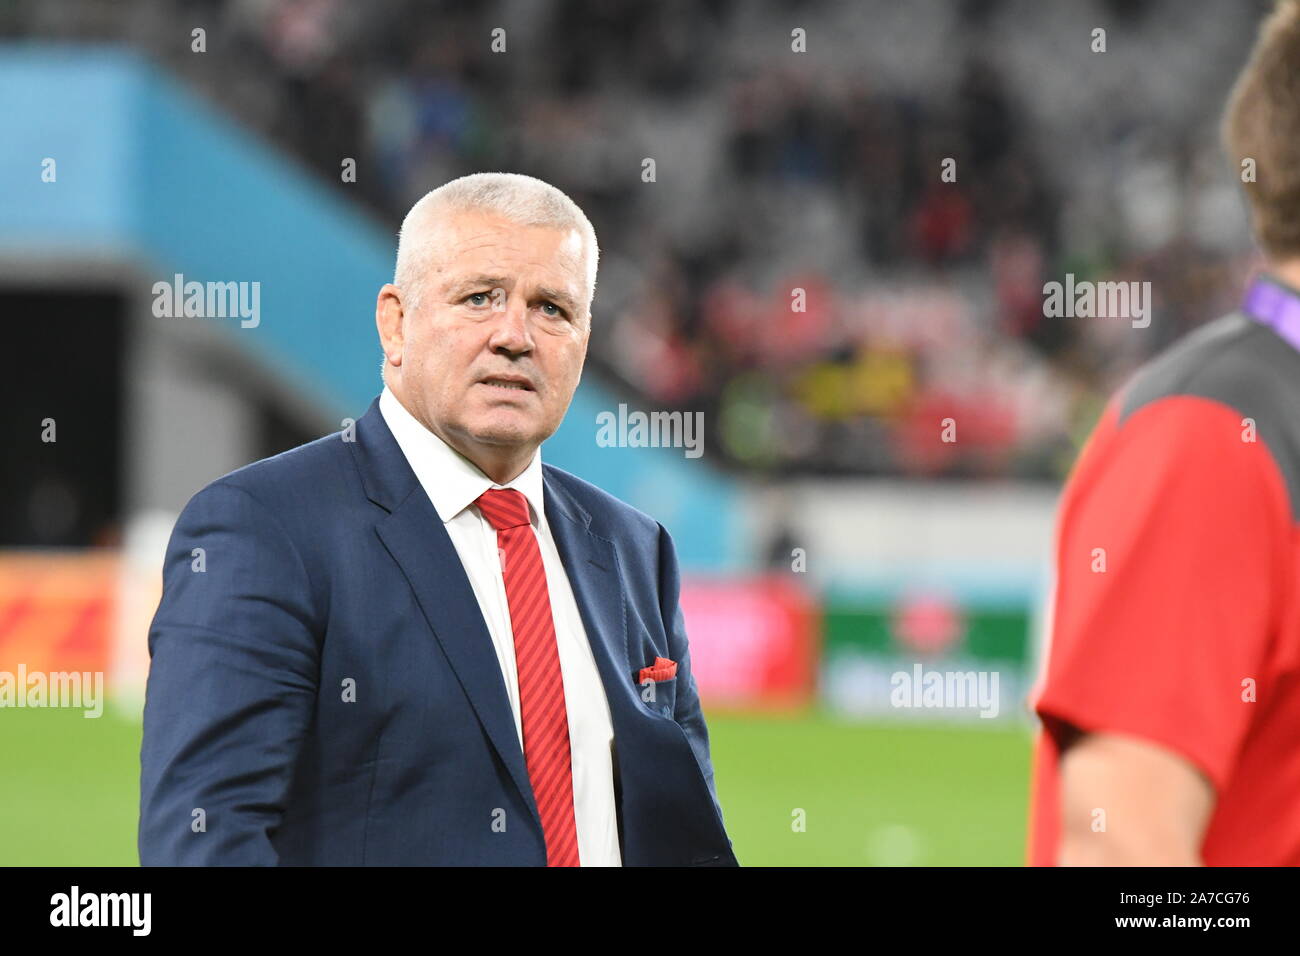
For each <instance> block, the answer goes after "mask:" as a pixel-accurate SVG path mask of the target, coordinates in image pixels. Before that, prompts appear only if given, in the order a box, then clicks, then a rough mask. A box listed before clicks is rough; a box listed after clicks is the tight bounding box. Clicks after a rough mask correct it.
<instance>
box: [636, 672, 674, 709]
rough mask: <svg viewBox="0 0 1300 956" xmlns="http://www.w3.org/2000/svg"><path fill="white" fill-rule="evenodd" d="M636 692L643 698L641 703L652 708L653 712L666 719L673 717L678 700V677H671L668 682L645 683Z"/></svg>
mask: <svg viewBox="0 0 1300 956" xmlns="http://www.w3.org/2000/svg"><path fill="white" fill-rule="evenodd" d="M636 692H637V695H638V696H639V697H640V698H641V703H642V704H644V705H645V706H646V707H648V708H650V710H651V712H653V713H655V714H661V715H663V716H664V717H670V718H671V717H672V715H673V707H674V705H675V704H676V698H677V678H676V677H670V678H668V679H667V680H657V681H644V682H642V683H641V684H639V685H637V688H636Z"/></svg>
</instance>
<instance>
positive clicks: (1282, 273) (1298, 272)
mask: <svg viewBox="0 0 1300 956" xmlns="http://www.w3.org/2000/svg"><path fill="white" fill-rule="evenodd" d="M1268 271H1269V272H1271V273H1272V274H1273V275H1275V276H1277V277H1278V278H1279V279H1281V280H1282V281H1283V282H1285V283H1286V284H1287V285H1289V286H1290V287H1291V288H1293V289H1300V259H1283V260H1281V261H1271V262H1269V265H1268Z"/></svg>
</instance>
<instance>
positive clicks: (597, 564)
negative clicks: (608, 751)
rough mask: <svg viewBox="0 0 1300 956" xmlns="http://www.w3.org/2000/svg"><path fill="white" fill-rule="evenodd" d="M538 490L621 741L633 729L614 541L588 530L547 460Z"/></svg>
mask: <svg viewBox="0 0 1300 956" xmlns="http://www.w3.org/2000/svg"><path fill="white" fill-rule="evenodd" d="M542 494H543V497H544V498H545V500H546V520H547V523H548V524H549V525H550V528H551V537H553V538H554V539H555V548H556V550H557V551H558V552H559V553H560V561H561V563H562V564H563V565H564V570H565V573H566V574H567V575H568V578H569V585H570V587H572V589H573V597H574V600H575V601H576V602H577V605H578V612H579V614H580V615H581V617H582V625H583V627H584V628H585V629H586V631H587V641H588V643H590V644H591V649H592V654H593V656H594V657H595V659H596V666H597V668H598V669H599V671H600V676H601V681H602V683H603V684H604V685H605V697H606V699H607V700H608V701H609V711H610V717H611V719H612V720H613V724H614V736H615V739H616V740H618V741H619V743H621V744H623V745H626V744H627V743H629V742H630V735H631V734H633V733H634V732H635V730H636V722H635V711H634V709H632V706H633V701H632V697H631V695H632V693H633V692H634V685H633V680H632V673H631V671H630V669H629V668H630V666H631V665H630V664H629V663H628V653H627V616H626V614H625V613H624V608H623V586H622V579H621V577H620V575H619V570H618V561H617V558H616V556H615V553H614V545H613V542H611V541H610V540H609V539H607V538H604V537H601V536H600V535H598V534H596V533H595V532H593V531H592V530H591V515H590V514H588V513H587V511H586V510H585V509H584V508H582V506H581V505H579V504H578V503H577V501H575V500H574V498H573V496H572V495H570V494H569V493H568V492H567V491H566V490H565V489H564V488H563V487H562V486H561V485H560V483H559V482H558V481H556V480H555V479H554V478H553V477H552V476H551V473H550V466H549V465H543V492H542Z"/></svg>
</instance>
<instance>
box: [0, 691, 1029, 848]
mask: <svg viewBox="0 0 1300 956" xmlns="http://www.w3.org/2000/svg"><path fill="white" fill-rule="evenodd" d="M709 731H710V735H711V742H712V751H713V758H714V764H715V770H716V773H717V783H718V793H719V797H720V799H721V800H722V808H723V812H724V814H725V815H726V822H727V831H728V833H730V834H731V837H732V840H733V842H734V843H735V850H736V855H737V857H738V858H739V859H740V862H741V864H742V865H745V866H823V865H841V866H861V865H917V864H919V865H951V866H964V865H985V866H987V865H1010V866H1016V865H1019V864H1020V863H1021V861H1022V860H1023V856H1024V837H1025V809H1026V803H1027V795H1028V789H1027V788H1028V773H1029V749H1030V738H1029V733H1028V731H1026V730H1024V729H1016V728H1010V729H1008V728H1001V729H997V728H995V729H987V728H984V727H980V728H978V729H962V728H951V729H947V728H945V729H938V728H929V729H927V728H923V727H916V726H908V725H881V724H856V723H847V722H840V721H836V720H833V719H831V718H828V717H825V716H821V715H816V714H814V715H810V716H804V717H798V718H775V717H755V716H748V715H740V714H726V715H724V714H713V715H711V716H710V717H709ZM0 761H2V764H0V864H3V865H34V866H51V865H73V866H133V865H135V864H136V862H137V857H136V848H135V835H136V831H135V828H136V820H137V813H138V800H139V767H140V727H139V724H138V722H136V721H134V720H131V719H128V718H123V717H122V716H120V715H118V714H116V713H115V712H114V711H113V709H112V708H107V709H105V711H104V715H103V716H102V717H100V718H98V719H91V720H88V719H86V718H84V717H83V716H82V715H81V712H80V711H76V710H57V709H55V710H12V709H5V710H2V711H0ZM799 810H801V811H803V813H802V816H800V815H798V814H797V813H796V811H799ZM800 821H802V827H803V828H802V830H799V829H797V828H796V826H795V824H798V823H800Z"/></svg>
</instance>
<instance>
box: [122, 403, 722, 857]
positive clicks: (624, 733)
mask: <svg viewBox="0 0 1300 956" xmlns="http://www.w3.org/2000/svg"><path fill="white" fill-rule="evenodd" d="M349 438H352V439H353V440H347V439H349ZM543 474H544V489H545V490H544V497H545V502H546V515H547V519H548V521H549V523H550V526H551V531H552V534H553V536H554V538H555V543H556V545H557V547H558V549H559V553H560V557H561V558H562V560H563V562H564V567H565V569H566V571H567V572H568V576H569V581H570V583H571V584H572V587H573V592H574V597H575V598H576V600H577V604H578V608H579V610H580V612H581V615H582V621H583V624H584V626H585V627H586V630H587V635H588V638H589V640H590V642H591V647H592V651H593V653H594V655H595V659H596V664H597V666H598V668H599V671H600V676H601V679H602V682H603V683H604V686H605V693H606V695H607V697H608V700H609V709H610V713H611V716H612V718H613V727H614V738H615V788H614V792H615V798H616V803H617V810H618V828H619V842H620V846H621V849H622V858H623V863H624V865H627V866H637V865H660V866H662V865H667V866H692V865H694V866H709V865H711V866H735V865H738V864H737V861H736V858H735V855H734V854H733V853H732V850H731V841H730V839H728V837H727V833H726V830H725V829H724V826H723V820H722V810H721V806H720V804H719V803H718V798H717V792H716V789H715V787H714V782H713V767H712V763H711V760H710V756H709V741H708V731H707V729H706V727H705V724H704V716H703V714H702V713H701V710H700V701H699V697H698V694H697V692H696V685H695V681H694V679H693V678H692V676H691V660H690V651H689V649H688V647H687V640H686V632H685V629H684V627H683V621H682V613H681V610H680V608H679V606H678V589H679V584H678V570H677V559H676V555H675V552H674V549H673V544H672V540H671V539H670V538H669V536H668V533H667V532H666V531H665V530H664V528H663V526H662V525H660V524H659V523H658V522H656V521H655V520H654V519H652V518H650V517H648V516H646V515H644V514H642V513H641V512H639V511H637V510H635V509H634V508H632V507H630V506H629V505H627V504H624V503H623V502H621V501H619V500H618V499H616V498H614V497H612V496H611V495H609V494H606V493H605V492H603V491H601V490H600V489H598V488H596V487H595V486H593V485H591V484H589V483H587V482H585V481H582V480H581V479H579V478H576V477H574V476H573V475H571V474H568V473H567V472H564V471H561V470H560V469H558V468H554V467H551V466H550V465H545V466H544V467H543ZM200 549H201V550H200ZM149 652H150V655H151V657H152V665H151V668H150V671H149V681H148V689H147V697H146V703H145V711H144V740H143V744H142V747H141V751H140V764H141V776H140V829H139V850H140V861H141V863H142V864H144V865H158V864H161V865H189V864H197V865H258V864H266V865H274V864H282V865H367V864H369V865H480V864H487V865H536V866H543V865H545V863H546V848H545V844H544V841H543V837H542V829H541V822H540V819H539V818H538V815H537V807H536V804H535V803H534V800H533V794H532V788H531V786H530V784H529V780H528V772H527V769H526V768H525V765H524V758H523V753H522V751H521V749H520V746H519V739H518V736H517V734H516V730H515V724H514V718H513V716H512V714H511V710H510V705H509V703H508V701H507V699H506V691H505V683H504V681H503V680H502V676H501V668H500V665H499V664H498V662H497V657H496V653H495V651H494V649H493V644H492V640H491V637H490V636H489V634H488V630H487V627H486V625H485V624H484V622H483V616H482V614H481V612H480V611H479V608H478V603H477V601H476V600H475V597H474V594H473V592H472V590H471V588H470V584H469V579H468V578H467V577H466V575H465V571H464V568H463V567H462V565H461V563H460V559H459V557H458V555H457V553H456V550H455V548H454V547H453V545H452V543H451V539H450V538H449V537H448V535H447V531H446V529H445V528H444V527H443V523H442V521H441V519H440V518H439V517H438V514H437V512H436V511H435V510H434V508H433V505H432V503H431V502H430V501H429V497H428V495H427V494H425V492H424V490H423V488H422V487H421V486H420V483H419V481H418V480H417V478H416V476H415V473H414V472H413V471H412V470H411V467H410V465H409V464H408V463H407V461H406V458H405V456H404V455H403V454H402V452H401V449H400V448H399V447H398V445H397V442H396V440H395V439H394V438H393V435H392V433H391V432H390V431H389V429H388V426H387V424H386V423H385V422H384V419H383V416H382V415H381V414H380V411H379V402H378V399H376V400H375V401H374V402H372V403H371V405H370V408H369V410H368V411H367V412H366V414H365V415H364V416H363V417H362V418H361V419H360V420H358V421H357V422H356V425H355V435H354V436H353V435H350V434H349V433H348V432H346V431H345V432H336V433H334V434H333V435H328V436H326V437H324V438H320V439H318V440H316V441H314V442H311V443H309V444H307V445H303V446H301V447H299V448H295V449H293V450H291V451H287V452H285V453H283V454H281V455H276V456H275V457H273V458H268V459H266V460H264V461H259V462H256V463H254V464H251V465H248V466H247V467H244V468H241V469H239V470H238V471H234V472H232V473H230V474H228V475H226V476H224V477H222V478H219V479H217V480H216V481H214V482H213V483H211V484H210V485H208V486H207V487H205V488H204V489H203V490H202V491H200V492H199V493H198V494H196V495H195V496H194V497H193V498H191V499H190V501H189V503H188V504H187V505H186V506H185V509H184V511H183V512H182V513H181V515H180V518H179V519H178V520H177V522H176V527H175V529H174V531H173V532H172V536H171V540H170V542H169V544H168V546H167V555H166V559H165V564H164V568H163V596H162V600H161V603H160V604H159V606H158V610H157V612H156V614H155V616H154V619H153V623H152V625H151V627H150V631H149ZM656 657H667V658H669V659H671V660H674V661H676V662H677V676H676V678H673V679H670V680H667V681H663V682H660V683H658V684H656V685H655V694H654V700H653V702H647V701H646V700H643V699H642V689H641V688H640V687H639V686H638V685H637V683H636V679H637V675H638V673H639V671H640V669H641V668H642V667H647V666H650V665H652V664H654V662H655V658H656Z"/></svg>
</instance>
